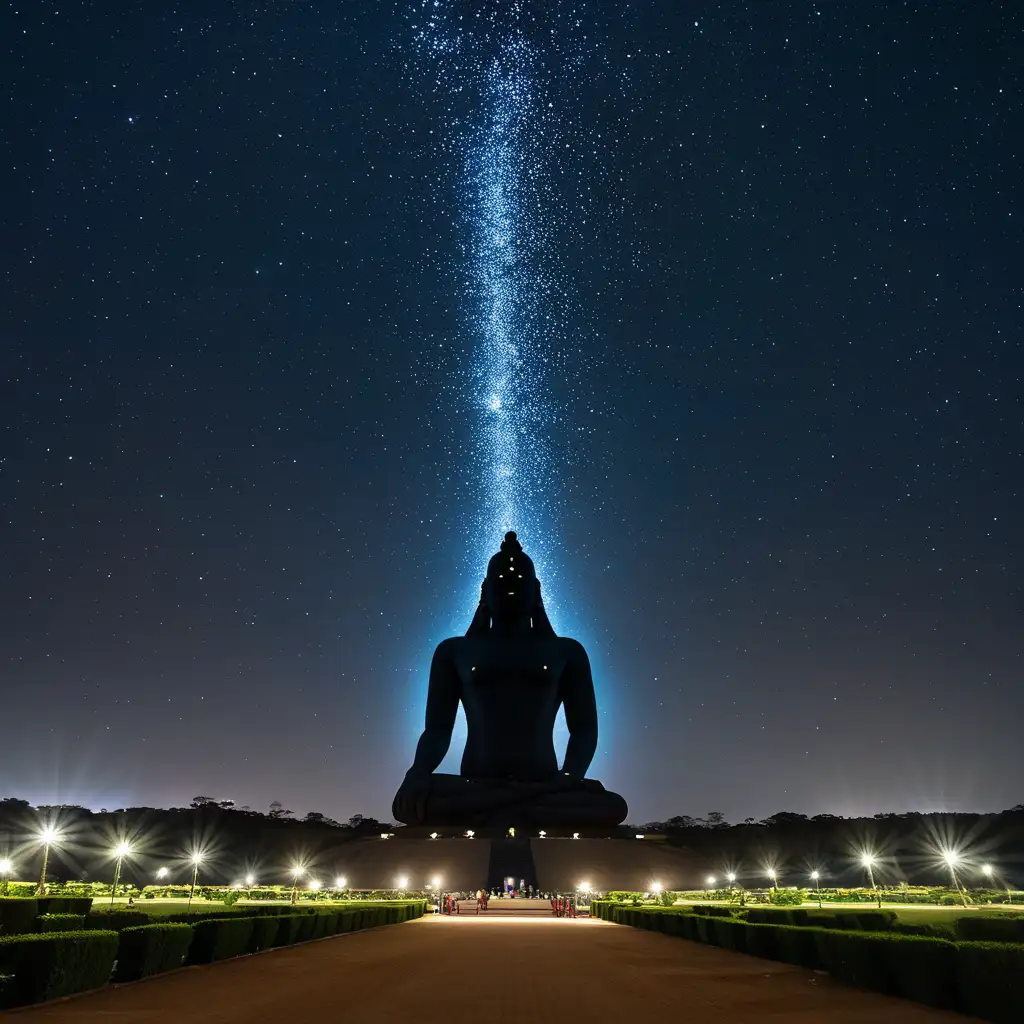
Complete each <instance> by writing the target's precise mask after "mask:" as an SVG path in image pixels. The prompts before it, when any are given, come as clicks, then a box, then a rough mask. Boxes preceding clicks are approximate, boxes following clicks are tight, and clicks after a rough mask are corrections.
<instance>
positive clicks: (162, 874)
mask: <svg viewBox="0 0 1024 1024" xmlns="http://www.w3.org/2000/svg"><path fill="white" fill-rule="evenodd" d="M156 877H157V878H166V877H167V868H160V870H159V871H157V873H156Z"/></svg>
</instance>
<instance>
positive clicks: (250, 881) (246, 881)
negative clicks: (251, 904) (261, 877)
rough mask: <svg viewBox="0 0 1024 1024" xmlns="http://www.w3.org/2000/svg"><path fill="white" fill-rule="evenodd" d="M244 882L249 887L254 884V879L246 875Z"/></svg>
mask: <svg viewBox="0 0 1024 1024" xmlns="http://www.w3.org/2000/svg"><path fill="white" fill-rule="evenodd" d="M245 884H246V885H247V886H249V888H250V889H251V888H252V887H253V886H254V885H255V884H256V879H255V878H254V877H253V876H252V875H246V876H245Z"/></svg>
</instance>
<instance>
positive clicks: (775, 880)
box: [767, 868, 779, 889]
mask: <svg viewBox="0 0 1024 1024" xmlns="http://www.w3.org/2000/svg"><path fill="white" fill-rule="evenodd" d="M767 874H768V877H769V878H770V879H771V880H772V889H778V887H779V876H778V875H777V874H776V873H775V868H769V869H768V871H767Z"/></svg>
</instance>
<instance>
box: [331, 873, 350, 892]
mask: <svg viewBox="0 0 1024 1024" xmlns="http://www.w3.org/2000/svg"><path fill="white" fill-rule="evenodd" d="M347 883H348V879H347V878H346V877H345V876H344V875H338V877H337V878H336V879H335V880H334V888H335V889H344V888H345V886H346V884H347Z"/></svg>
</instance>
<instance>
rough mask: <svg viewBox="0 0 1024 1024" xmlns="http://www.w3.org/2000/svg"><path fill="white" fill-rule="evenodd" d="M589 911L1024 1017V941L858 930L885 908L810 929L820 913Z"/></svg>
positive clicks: (846, 977) (605, 906)
mask: <svg viewBox="0 0 1024 1024" xmlns="http://www.w3.org/2000/svg"><path fill="white" fill-rule="evenodd" d="M768 913H771V912H770V911H769V912H768ZM591 915H592V916H594V917H596V918H599V919H603V920H610V921H617V922H619V923H623V924H633V925H634V926H635V927H639V928H654V927H658V930H660V931H663V932H664V933H665V934H668V935H675V936H678V937H680V938H688V939H692V940H696V941H698V942H705V943H707V944H709V945H714V946H721V947H722V948H723V949H730V950H734V951H735V952H740V953H748V954H751V955H753V956H759V957H762V958H764V959H767V960H777V961H781V962H783V963H790V964H795V965H797V966H800V967H806V968H810V969H814V970H825V971H828V973H829V974H830V975H832V977H833V978H835V979H836V980H837V981H841V982H844V983H846V984H848V985H854V986H856V987H858V988H864V989H869V990H871V991H873V992H881V993H883V994H885V995H890V996H898V997H901V998H903V999H910V1000H913V1001H914V1002H918V1003H924V1004H926V1005H928V1006H934V1007H937V1008H939V1009H953V1010H959V1011H960V1012H962V1013H966V1014H970V1015H972V1016H974V1017H979V1018H981V1019H983V1020H988V1021H993V1022H994V1024H1021V1022H1024V986H1017V985H1016V984H1015V981H1016V979H1017V978H1018V977H1020V976H1021V975H1022V974H1024V943H1016V942H1007V943H996V942H959V943H958V942H952V941H949V939H947V938H936V937H933V936H930V935H910V934H905V933H904V932H903V931H902V930H900V929H899V928H898V927H896V928H887V929H886V930H884V931H862V930H859V929H858V927H857V925H858V924H859V923H864V924H867V923H869V922H875V921H880V922H881V923H883V924H889V923H891V922H890V919H889V917H888V915H887V914H884V913H883V914H882V915H881V916H880V917H879V916H878V915H876V913H875V912H874V911H871V912H865V913H860V914H848V915H836V916H842V917H846V918H860V919H861V921H860V922H858V921H844V922H843V924H846V925H848V926H847V927H837V926H836V925H835V923H834V922H833V921H831V920H829V919H830V918H831V916H832V915H825V917H826V920H828V923H829V924H832V927H814V924H816V923H817V920H818V917H817V915H812V917H811V923H810V924H773V923H767V922H764V923H752V922H751V921H750V919H749V916H748V917H747V919H746V920H743V919H741V918H739V917H735V918H732V919H728V918H724V917H721V916H718V915H707V914H693V913H689V912H688V910H683V909H682V908H677V909H675V910H674V911H673V910H672V909H671V908H669V909H666V908H653V907H652V908H649V909H648V908H639V907H628V906H623V905H621V904H611V903H607V902H602V901H597V900H595V901H592V902H591ZM961 920H968V921H970V922H971V925H972V926H973V925H984V924H986V923H987V922H989V921H994V922H995V923H996V924H998V925H1001V926H1004V930H1005V926H1006V925H1015V924H1017V922H1016V921H1013V920H1009V921H1006V922H1004V921H1002V920H1000V919H998V918H967V919H963V918H962V919H961ZM966 930H967V931H970V930H971V928H968V929H966Z"/></svg>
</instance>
